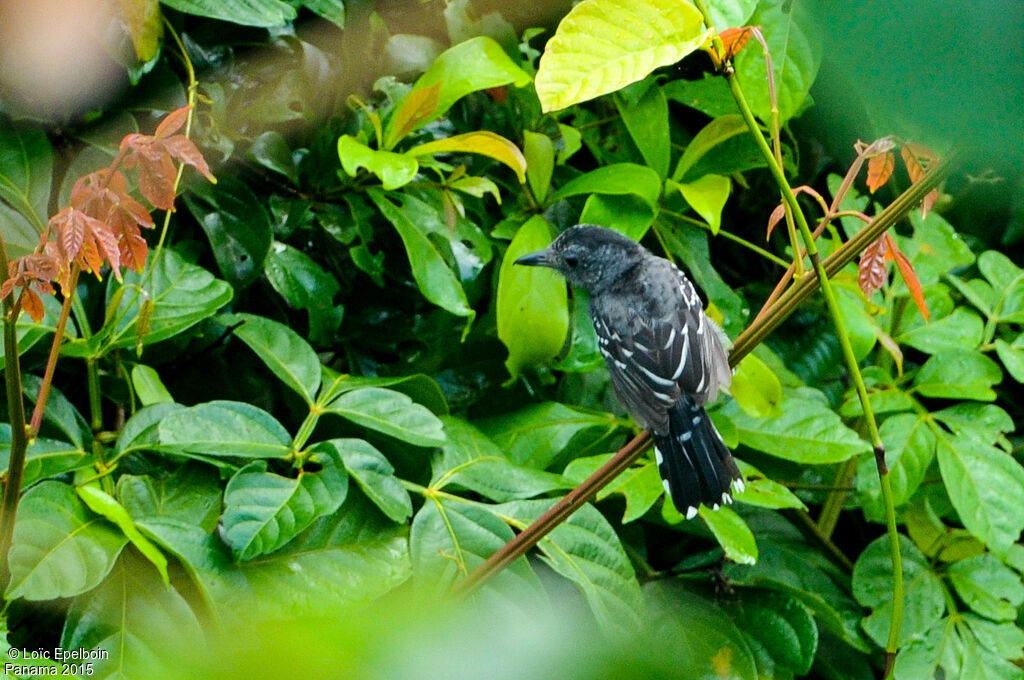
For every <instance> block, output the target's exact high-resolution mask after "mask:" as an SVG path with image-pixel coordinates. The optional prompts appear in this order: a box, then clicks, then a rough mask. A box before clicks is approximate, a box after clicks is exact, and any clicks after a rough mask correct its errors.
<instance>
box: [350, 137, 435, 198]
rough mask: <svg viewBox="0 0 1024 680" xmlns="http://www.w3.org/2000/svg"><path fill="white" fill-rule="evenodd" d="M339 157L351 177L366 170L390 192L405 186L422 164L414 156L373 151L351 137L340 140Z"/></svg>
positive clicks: (381, 150)
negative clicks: (360, 170)
mask: <svg viewBox="0 0 1024 680" xmlns="http://www.w3.org/2000/svg"><path fill="white" fill-rule="evenodd" d="M338 157H339V158H340V159H341V167H342V168H343V169H344V170H345V172H346V173H348V175H349V176H350V177H355V176H356V174H357V173H358V172H359V169H360V168H366V169H367V170H369V171H370V172H372V173H373V174H374V175H376V176H377V179H379V180H380V181H381V184H382V185H383V187H384V189H386V190H388V191H390V190H392V189H397V188H398V187H402V186H405V185H406V184H408V183H409V182H411V181H412V179H413V177H415V176H416V173H417V172H418V171H419V168H420V164H419V162H418V161H417V160H416V159H415V158H414V157H412V156H407V155H406V154H404V153H395V152H394V151H385V150H383V149H371V148H370V147H368V146H366V145H365V144H363V143H362V142H360V141H359V140H358V139H356V138H355V137H352V136H351V135H342V136H341V137H339V138H338Z"/></svg>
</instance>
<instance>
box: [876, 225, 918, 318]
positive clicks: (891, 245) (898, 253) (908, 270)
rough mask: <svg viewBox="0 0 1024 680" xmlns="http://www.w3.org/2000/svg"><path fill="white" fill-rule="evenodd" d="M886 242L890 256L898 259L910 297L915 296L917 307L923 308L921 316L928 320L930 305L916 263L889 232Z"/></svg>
mask: <svg viewBox="0 0 1024 680" xmlns="http://www.w3.org/2000/svg"><path fill="white" fill-rule="evenodd" d="M885 244H886V246H887V250H888V254H889V256H890V257H892V258H893V259H895V260H896V266H897V267H899V270H900V275H901V276H903V280H904V281H905V282H906V284H907V290H909V291H910V297H911V298H913V300H914V304H916V305H917V308H918V309H919V310H921V316H923V317H924V320H925V321H928V318H929V314H928V305H927V304H925V301H924V292H923V291H922V290H921V281H920V280H919V279H918V278H917V274H916V273H915V272H914V265H912V264H911V263H910V259H909V258H907V256H906V255H904V254H903V251H902V250H900V249H899V247H897V246H896V241H895V240H893V238H892V236H889V234H886V235H885Z"/></svg>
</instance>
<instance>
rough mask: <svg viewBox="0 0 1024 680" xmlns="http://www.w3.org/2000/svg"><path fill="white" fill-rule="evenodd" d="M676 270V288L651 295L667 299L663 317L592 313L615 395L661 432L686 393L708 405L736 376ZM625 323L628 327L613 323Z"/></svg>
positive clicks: (709, 323)
mask: <svg viewBox="0 0 1024 680" xmlns="http://www.w3.org/2000/svg"><path fill="white" fill-rule="evenodd" d="M666 264H667V263H666ZM671 271H672V272H673V277H672V278H671V279H668V280H669V281H671V282H672V286H671V288H669V289H668V290H663V291H657V290H655V291H648V292H649V293H651V292H653V293H655V294H656V295H660V296H662V297H663V298H664V300H663V301H662V304H659V305H654V306H653V308H658V309H660V310H661V313H660V314H652V313H651V312H652V311H653V309H652V307H651V306H648V307H646V308H645V309H644V308H637V309H626V310H615V311H618V312H619V313H617V314H609V313H608V310H595V312H594V314H593V316H594V326H595V329H596V330H597V335H598V341H599V346H600V349H601V353H602V354H603V355H604V358H605V361H606V362H607V364H608V369H609V371H610V372H611V377H612V384H613V385H614V387H615V391H616V393H617V394H618V395H619V398H620V399H621V400H622V401H623V402H624V403H623V405H624V406H625V407H626V410H628V411H629V412H630V413H631V414H632V415H633V417H634V418H636V419H637V420H640V421H641V422H643V423H644V424H646V425H647V426H649V427H651V428H652V429H653V430H655V431H656V432H657V431H662V430H664V428H665V427H667V424H668V415H667V413H668V410H669V408H670V407H671V406H672V405H673V404H675V403H676V402H677V401H679V398H680V395H681V394H682V393H686V394H689V395H691V396H692V397H693V399H694V400H695V401H696V402H697V403H698V404H701V405H703V404H705V403H708V402H709V401H713V400H714V399H715V397H716V396H717V394H718V389H719V387H722V386H727V385H728V383H729V379H730V377H731V375H732V374H731V371H730V369H729V364H728V358H727V356H726V353H725V349H724V348H723V346H722V337H721V331H719V330H718V327H717V326H715V324H714V322H712V321H711V320H710V319H708V318H707V317H706V316H705V315H704V310H703V309H702V308H701V303H700V298H699V297H698V295H697V292H696V291H695V290H694V288H693V285H692V284H691V283H690V282H689V280H688V279H686V278H685V276H684V275H683V274H682V272H680V271H679V270H678V269H676V268H675V267H674V266H673V267H671ZM623 318H625V319H628V322H627V323H625V324H623V323H618V324H616V323H614V320H615V319H623Z"/></svg>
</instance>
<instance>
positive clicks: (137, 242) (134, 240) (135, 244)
mask: <svg viewBox="0 0 1024 680" xmlns="http://www.w3.org/2000/svg"><path fill="white" fill-rule="evenodd" d="M117 244H118V247H119V248H120V251H121V264H122V265H124V266H125V267H129V268H131V269H134V270H135V271H137V272H139V273H140V274H141V273H142V270H143V268H144V267H145V266H146V256H147V255H148V254H149V244H147V243H146V239H144V238H142V236H141V235H140V234H138V233H134V234H122V235H121V237H120V238H119V239H118V241H117Z"/></svg>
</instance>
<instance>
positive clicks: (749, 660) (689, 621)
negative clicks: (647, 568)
mask: <svg viewBox="0 0 1024 680" xmlns="http://www.w3.org/2000/svg"><path fill="white" fill-rule="evenodd" d="M644 596H645V598H644V599H645V600H647V603H648V608H649V610H650V613H649V614H648V615H647V617H646V619H647V620H646V623H647V626H646V627H645V634H644V635H640V636H637V638H636V640H635V641H633V642H631V643H630V644H631V646H632V648H633V649H636V650H637V651H636V656H635V657H633V660H632V663H631V664H630V665H629V666H628V667H625V668H624V669H623V671H622V672H621V673H620V674H619V675H618V676H612V677H623V678H627V677H652V678H655V677H664V678H672V677H676V678H686V679H687V680H691V679H696V678H701V680H704V679H709V678H723V679H724V678H729V680H757V679H758V678H761V677H763V676H760V675H758V672H757V667H756V665H755V663H754V657H753V655H752V653H751V650H750V644H749V638H748V637H747V635H745V632H746V626H745V625H744V626H743V628H742V631H743V632H741V629H740V627H739V626H738V625H737V622H735V621H734V619H733V618H732V617H731V616H730V615H729V613H728V612H727V611H726V610H725V609H724V608H723V607H722V604H721V602H719V601H717V600H712V599H705V598H704V597H701V596H699V595H697V594H696V593H694V592H692V591H691V588H689V587H687V586H686V585H684V583H683V581H681V580H679V579H668V580H665V579H658V580H655V581H651V582H649V583H647V584H645V585H644ZM666 640H671V641H672V644H668V645H666V644H665V641H666ZM652 660H653V661H654V663H658V665H659V668H658V669H657V670H656V671H655V672H654V673H649V674H648V673H644V674H642V675H641V673H640V672H639V671H638V668H643V667H644V665H646V663H650V662H651V661H652ZM659 662H660V663H659ZM645 670H646V669H645ZM776 677H780V678H782V677H785V676H783V675H779V676H776Z"/></svg>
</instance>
